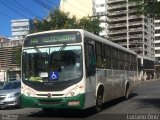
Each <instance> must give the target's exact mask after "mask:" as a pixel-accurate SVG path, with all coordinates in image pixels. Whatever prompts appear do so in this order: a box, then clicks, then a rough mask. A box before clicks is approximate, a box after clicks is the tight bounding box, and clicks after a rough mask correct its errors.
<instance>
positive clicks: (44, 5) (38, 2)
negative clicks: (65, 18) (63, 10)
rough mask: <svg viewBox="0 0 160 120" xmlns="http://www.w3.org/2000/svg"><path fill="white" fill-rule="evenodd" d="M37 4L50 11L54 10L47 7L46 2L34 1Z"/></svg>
mask: <svg viewBox="0 0 160 120" xmlns="http://www.w3.org/2000/svg"><path fill="white" fill-rule="evenodd" d="M33 1H34V2H35V3H37V4H39V5H40V6H42V7H44V8H46V9H48V10H49V11H50V10H52V7H50V6H48V5H46V4H45V3H44V2H42V1H40V0H33Z"/></svg>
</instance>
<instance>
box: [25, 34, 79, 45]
mask: <svg viewBox="0 0 160 120" xmlns="http://www.w3.org/2000/svg"><path fill="white" fill-rule="evenodd" d="M78 42H81V35H80V33H79V32H67V33H66V32H59V33H52V34H43V35H36V36H30V37H27V38H26V39H25V41H24V47H31V46H40V45H52V44H61V43H62V44H63V43H78Z"/></svg>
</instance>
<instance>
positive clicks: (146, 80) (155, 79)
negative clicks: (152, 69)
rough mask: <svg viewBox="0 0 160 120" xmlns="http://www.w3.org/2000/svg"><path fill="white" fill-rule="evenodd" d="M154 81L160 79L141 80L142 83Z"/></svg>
mask: <svg viewBox="0 0 160 120" xmlns="http://www.w3.org/2000/svg"><path fill="white" fill-rule="evenodd" d="M153 81H160V79H150V80H145V81H141V83H148V82H153Z"/></svg>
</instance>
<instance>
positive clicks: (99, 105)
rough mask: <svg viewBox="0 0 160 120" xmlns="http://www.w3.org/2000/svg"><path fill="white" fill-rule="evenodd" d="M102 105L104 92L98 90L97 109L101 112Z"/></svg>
mask: <svg viewBox="0 0 160 120" xmlns="http://www.w3.org/2000/svg"><path fill="white" fill-rule="evenodd" d="M102 105H103V93H101V92H98V93H97V98H96V106H95V111H96V112H100V111H101V110H102Z"/></svg>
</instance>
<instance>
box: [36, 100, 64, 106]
mask: <svg viewBox="0 0 160 120" xmlns="http://www.w3.org/2000/svg"><path fill="white" fill-rule="evenodd" d="M39 103H40V104H41V105H57V104H60V103H61V100H39Z"/></svg>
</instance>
